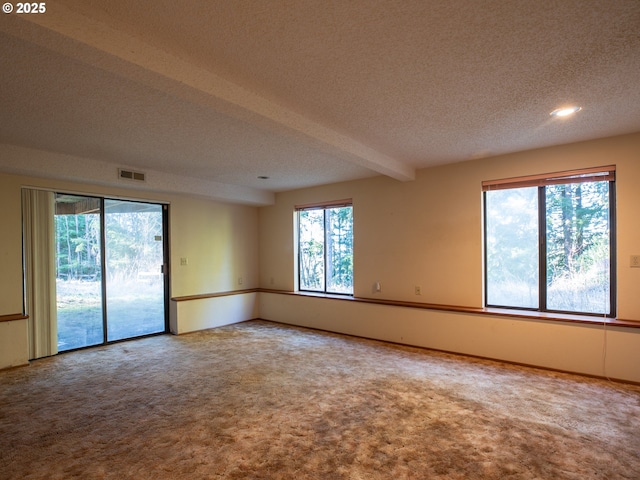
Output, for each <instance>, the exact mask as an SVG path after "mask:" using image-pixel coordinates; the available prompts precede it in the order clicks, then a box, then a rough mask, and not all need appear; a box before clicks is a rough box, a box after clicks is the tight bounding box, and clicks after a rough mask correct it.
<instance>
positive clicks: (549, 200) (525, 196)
mask: <svg viewBox="0 0 640 480" xmlns="http://www.w3.org/2000/svg"><path fill="white" fill-rule="evenodd" d="M540 188H543V189H544V205H540V206H539V205H538V188H537V187H527V188H516V189H508V190H499V191H492V192H487V195H486V197H485V198H486V208H487V215H486V229H487V234H486V238H485V241H486V247H487V255H486V268H487V297H488V303H489V304H492V305H504V306H512V307H528V308H537V307H538V298H537V297H538V291H539V286H540V280H539V278H538V276H539V273H538V272H539V266H538V265H539V259H538V258H539V251H540V248H539V247H540V244H539V235H538V209H539V208H542V209H544V210H543V213H544V224H545V227H546V229H545V231H544V232H543V235H545V236H544V237H543V238H544V241H545V244H544V245H545V248H546V258H545V259H543V260H544V263H543V265H545V266H546V277H545V278H543V281H544V282H545V283H544V288H545V289H546V292H547V308H548V309H552V310H564V311H579V312H588V313H604V311H607V310H608V309H609V301H608V294H609V288H610V287H609V285H610V275H609V260H610V249H609V237H610V227H609V183H608V182H585V183H568V184H561V185H547V186H545V187H540Z"/></svg>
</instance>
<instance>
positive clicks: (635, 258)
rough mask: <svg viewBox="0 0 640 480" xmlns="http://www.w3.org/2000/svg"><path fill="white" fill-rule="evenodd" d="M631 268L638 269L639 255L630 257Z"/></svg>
mask: <svg viewBox="0 0 640 480" xmlns="http://www.w3.org/2000/svg"><path fill="white" fill-rule="evenodd" d="M631 267H632V268H640V255H631Z"/></svg>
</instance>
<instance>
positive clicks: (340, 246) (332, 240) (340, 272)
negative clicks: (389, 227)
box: [298, 205, 353, 295]
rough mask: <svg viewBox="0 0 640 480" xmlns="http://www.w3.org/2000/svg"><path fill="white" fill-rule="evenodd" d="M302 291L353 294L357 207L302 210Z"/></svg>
mask: <svg viewBox="0 0 640 480" xmlns="http://www.w3.org/2000/svg"><path fill="white" fill-rule="evenodd" d="M298 274H299V288H300V290H306V291H314V292H326V293H338V294H347V295H352V294H353V207H352V206H351V205H347V206H329V207H308V208H304V209H299V210H298Z"/></svg>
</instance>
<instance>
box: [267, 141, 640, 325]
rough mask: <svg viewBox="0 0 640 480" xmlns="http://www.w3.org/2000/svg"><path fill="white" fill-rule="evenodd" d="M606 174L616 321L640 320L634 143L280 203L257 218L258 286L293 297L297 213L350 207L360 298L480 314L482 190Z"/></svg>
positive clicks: (468, 167)
mask: <svg viewBox="0 0 640 480" xmlns="http://www.w3.org/2000/svg"><path fill="white" fill-rule="evenodd" d="M610 164H615V165H617V182H616V184H617V199H618V201H617V217H618V218H617V222H618V223H617V227H618V228H617V235H618V237H617V245H618V266H619V269H618V311H619V317H620V318H625V319H638V320H640V269H637V268H636V269H632V268H630V267H629V256H630V255H632V254H640V222H639V221H638V212H637V211H636V208H638V207H639V206H640V188H638V185H637V181H639V180H640V134H634V135H627V136H622V137H616V138H609V139H604V140H598V141H590V142H584V143H580V144H573V145H565V146H560V147H553V148H548V149H541V150H535V151H530V152H524V153H518V154H513V155H505V156H501V157H494V158H488V159H483V160H473V161H469V162H463V163H458V164H453V165H446V166H440V167H435V168H429V169H424V170H420V171H419V172H418V175H417V179H416V180H415V181H413V182H406V183H402V182H398V181H395V180H391V179H388V178H385V177H376V178H372V179H366V180H361V181H354V182H346V183H341V184H334V185H329V186H325V187H318V188H309V189H304V190H296V191H291V192H285V193H280V194H277V195H276V204H275V205H274V206H271V207H263V208H261V209H260V214H259V222H260V286H261V287H265V288H269V287H271V288H274V287H275V288H281V289H289V290H290V289H293V286H294V245H293V234H292V232H293V229H294V216H293V207H294V205H296V204H305V203H311V202H321V201H328V200H334V199H341V198H353V206H354V214H353V215H354V283H355V286H354V290H355V295H356V296H359V297H370V298H384V299H392V300H404V301H418V302H423V303H438V304H448V305H461V306H471V307H481V306H482V302H483V297H482V287H483V286H482V278H483V275H482V269H483V260H482V193H481V182H482V181H483V180H492V179H499V178H507V177H513V176H519V175H530V174H536V173H547V172H555V171H561V170H568V169H573V168H583V167H590V166H603V165H610ZM272 278H273V279H274V282H273V284H272V283H271V279H272ZM375 282H380V284H381V286H382V291H381V292H380V293H374V292H373V291H372V287H373V284H374V283H375ZM416 285H420V286H421V287H422V295H421V296H416V295H415V293H414V286H416Z"/></svg>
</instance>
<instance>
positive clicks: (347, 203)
mask: <svg viewBox="0 0 640 480" xmlns="http://www.w3.org/2000/svg"><path fill="white" fill-rule="evenodd" d="M345 207H349V208H351V213H352V223H351V231H352V236H353V201H352V200H351V199H350V198H348V199H342V200H334V201H329V202H321V203H311V204H304V205H295V207H294V209H295V214H296V215H295V217H296V232H295V233H296V235H295V240H296V250H297V255H296V262H297V264H296V270H297V287H298V288H297V289H298V291H300V292H308V293H318V294H327V295H340V296H346V297H353V295H354V282H353V281H352V282H351V292H350V293H345V292H334V291H328V290H327V210H330V209H333V208H345ZM309 210H322V211H323V222H322V232H323V235H322V237H323V238H322V241H323V259H322V261H323V267H324V275H323V280H324V281H323V288H322V290H309V289H305V288H301V285H302V282H301V273H300V262H301V256H302V251H301V249H300V213H301V212H303V211H309ZM351 253H352V255H353V243H352V252H351ZM352 268H353V263H352Z"/></svg>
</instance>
